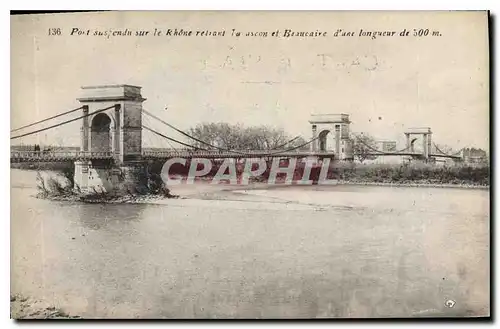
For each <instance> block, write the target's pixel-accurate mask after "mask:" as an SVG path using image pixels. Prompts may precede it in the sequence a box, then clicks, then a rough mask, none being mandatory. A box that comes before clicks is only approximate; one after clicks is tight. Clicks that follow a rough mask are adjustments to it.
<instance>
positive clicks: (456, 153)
mask: <svg viewBox="0 0 500 329" xmlns="http://www.w3.org/2000/svg"><path fill="white" fill-rule="evenodd" d="M432 144H433V145H434V147H435V148H436V151H438V152H440V153H441V154H442V155H449V156H456V155H458V154H460V152H462V150H463V148H461V149H460V150H459V151H457V152H455V153H453V154H448V153H445V152H443V151H441V150H440V149H439V147H438V146H437V145H436V143H434V142H432Z"/></svg>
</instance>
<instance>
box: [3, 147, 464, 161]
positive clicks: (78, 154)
mask: <svg viewBox="0 0 500 329" xmlns="http://www.w3.org/2000/svg"><path fill="white" fill-rule="evenodd" d="M277 152H278V151H276V150H273V151H263V150H249V151H238V152H229V151H228V152H226V151H192V150H184V149H178V150H168V151H143V152H142V159H144V160H155V159H160V160H161V159H170V158H188V159H190V158H208V159H226V158H233V159H238V158H290V157H295V158H304V157H309V156H318V157H328V158H333V157H334V156H335V154H334V153H333V152H309V151H292V152H283V153H277ZM370 155H374V156H414V157H421V156H422V154H420V153H409V152H405V153H384V154H378V153H372V154H370ZM430 156H431V157H448V158H452V159H460V158H461V157H460V156H453V155H443V154H431V155H430ZM112 159H113V154H112V153H111V152H82V151H52V152H44V151H38V152H36V151H11V152H10V160H11V162H65V161H83V160H85V161H88V160H112Z"/></svg>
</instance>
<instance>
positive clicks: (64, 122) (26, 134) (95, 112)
mask: <svg viewBox="0 0 500 329" xmlns="http://www.w3.org/2000/svg"><path fill="white" fill-rule="evenodd" d="M114 107H115V105H112V106H110V107H106V108H104V109H100V110H97V111H94V112H92V113H89V114H85V115H82V116H81V117H78V118H74V119H71V120H66V121H63V122H61V123H58V124H56V125H52V126H49V127H46V128H42V129H38V130H35V131H32V132H30V133H25V134H22V135H19V136H13V137H11V138H10V139H17V138H21V137H24V136H29V135H33V134H36V133H39V132H42V131H45V130H49V129H52V128H56V127H59V126H62V125H65V124H67V123H70V122H73V121H76V120H80V119H83V118H86V117H89V116H91V115H94V114H97V113H100V112H104V111H107V110H109V109H112V108H114Z"/></svg>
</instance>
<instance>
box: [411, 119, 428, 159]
mask: <svg viewBox="0 0 500 329" xmlns="http://www.w3.org/2000/svg"><path fill="white" fill-rule="evenodd" d="M404 134H405V136H406V148H407V149H408V150H409V151H410V152H415V150H414V148H413V142H414V141H411V137H412V136H415V135H416V136H422V157H423V158H424V159H425V160H426V161H428V160H429V159H430V155H431V147H432V131H431V128H429V127H423V128H408V129H407V130H406V131H405V133H404Z"/></svg>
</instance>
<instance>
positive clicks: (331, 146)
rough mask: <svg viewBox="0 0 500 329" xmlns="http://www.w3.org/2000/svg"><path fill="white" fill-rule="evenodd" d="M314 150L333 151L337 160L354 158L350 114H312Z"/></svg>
mask: <svg viewBox="0 0 500 329" xmlns="http://www.w3.org/2000/svg"><path fill="white" fill-rule="evenodd" d="M309 123H310V124H311V128H312V138H313V139H314V138H317V139H316V140H314V141H313V142H312V143H311V151H312V152H317V151H319V152H328V151H333V152H334V153H335V158H336V159H337V160H352V159H353V148H352V142H351V140H350V137H349V128H350V124H351V121H350V120H349V114H311V117H310V119H309Z"/></svg>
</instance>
